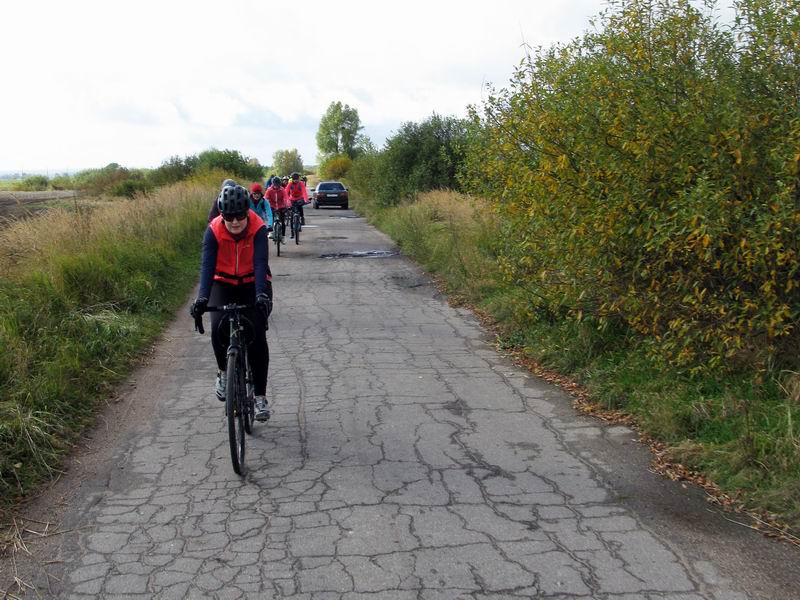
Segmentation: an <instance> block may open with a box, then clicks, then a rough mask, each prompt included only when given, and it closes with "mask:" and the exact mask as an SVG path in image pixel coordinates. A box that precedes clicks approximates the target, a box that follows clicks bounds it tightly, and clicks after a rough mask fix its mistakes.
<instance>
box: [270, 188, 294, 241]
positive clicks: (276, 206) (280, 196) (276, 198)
mask: <svg viewBox="0 0 800 600" xmlns="http://www.w3.org/2000/svg"><path fill="white" fill-rule="evenodd" d="M266 196H267V201H268V202H269V206H270V208H272V215H273V218H274V219H277V220H279V221H280V222H281V224H282V225H283V231H286V218H287V215H286V213H287V209H288V208H289V206H290V205H289V204H287V203H286V194H284V191H283V188H282V187H281V180H280V179H278V178H277V177H275V178H273V179H272V185H270V186H269V187H268V188H267V193H266Z"/></svg>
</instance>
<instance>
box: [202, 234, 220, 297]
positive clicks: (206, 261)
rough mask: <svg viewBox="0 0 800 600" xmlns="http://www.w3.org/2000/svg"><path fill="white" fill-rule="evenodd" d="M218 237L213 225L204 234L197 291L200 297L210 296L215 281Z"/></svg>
mask: <svg viewBox="0 0 800 600" xmlns="http://www.w3.org/2000/svg"><path fill="white" fill-rule="evenodd" d="M218 248H219V245H218V244H217V238H215V237H214V233H213V232H212V231H211V227H206V234H205V236H203V258H202V259H201V260H200V290H199V291H198V292H197V297H198V298H210V297H211V296H210V294H211V284H212V283H214V271H216V269H217V249H218Z"/></svg>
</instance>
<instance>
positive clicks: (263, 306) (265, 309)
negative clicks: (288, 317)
mask: <svg viewBox="0 0 800 600" xmlns="http://www.w3.org/2000/svg"><path fill="white" fill-rule="evenodd" d="M256 308H257V309H258V310H259V311H260V312H261V314H262V315H264V320H266V319H267V318H268V317H269V314H270V313H271V312H272V299H271V298H270V297H269V296H267V295H266V294H259V295H258V296H256Z"/></svg>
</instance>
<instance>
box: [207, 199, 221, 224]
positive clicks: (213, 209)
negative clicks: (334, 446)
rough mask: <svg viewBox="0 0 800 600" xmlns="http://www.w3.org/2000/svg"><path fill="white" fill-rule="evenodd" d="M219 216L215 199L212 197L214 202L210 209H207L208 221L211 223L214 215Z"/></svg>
mask: <svg viewBox="0 0 800 600" xmlns="http://www.w3.org/2000/svg"><path fill="white" fill-rule="evenodd" d="M218 216H219V207H218V206H217V199H216V198H214V204H213V205H212V206H211V210H210V211H208V222H209V223H211V221H213V220H214V219H215V218H216V217H218Z"/></svg>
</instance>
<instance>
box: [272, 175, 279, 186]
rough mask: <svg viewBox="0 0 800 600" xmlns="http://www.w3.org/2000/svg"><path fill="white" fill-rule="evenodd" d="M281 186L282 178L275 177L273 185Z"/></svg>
mask: <svg viewBox="0 0 800 600" xmlns="http://www.w3.org/2000/svg"><path fill="white" fill-rule="evenodd" d="M280 184H281V178H280V177H278V176H277V175H275V176H273V178H272V185H280Z"/></svg>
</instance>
